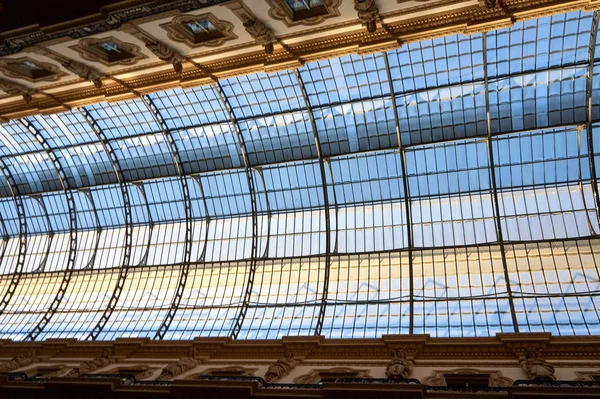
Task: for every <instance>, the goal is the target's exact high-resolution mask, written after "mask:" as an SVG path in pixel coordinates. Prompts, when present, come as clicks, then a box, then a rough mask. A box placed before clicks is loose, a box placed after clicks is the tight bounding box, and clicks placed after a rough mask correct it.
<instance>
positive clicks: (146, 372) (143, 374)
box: [103, 364, 160, 380]
mask: <svg viewBox="0 0 600 399" xmlns="http://www.w3.org/2000/svg"><path fill="white" fill-rule="evenodd" d="M158 370H160V369H159V368H156V367H154V368H153V367H151V366H150V365H148V364H137V365H134V366H119V367H115V368H112V369H110V370H108V371H106V372H105V373H104V372H103V374H131V375H133V376H134V377H135V379H136V380H145V379H147V378H150V377H152V376H153V375H154V374H155V373H156V372H157V371H158Z"/></svg>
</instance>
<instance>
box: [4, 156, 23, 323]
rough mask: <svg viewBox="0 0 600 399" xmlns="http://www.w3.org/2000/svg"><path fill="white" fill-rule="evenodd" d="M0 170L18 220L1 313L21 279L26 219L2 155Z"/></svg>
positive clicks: (19, 196)
mask: <svg viewBox="0 0 600 399" xmlns="http://www.w3.org/2000/svg"><path fill="white" fill-rule="evenodd" d="M0 171H1V172H2V175H3V176H4V178H5V179H6V181H7V182H8V187H9V188H10V193H11V195H12V197H13V199H14V201H15V206H16V208H17V218H18V220H19V255H18V256H17V264H16V266H15V271H14V273H13V274H12V277H11V279H10V283H9V284H8V289H7V290H6V292H5V293H4V296H3V297H2V301H1V302H0V315H1V314H3V313H4V311H5V310H6V307H7V306H8V304H9V303H10V301H11V299H12V297H13V295H14V294H15V291H16V290H17V286H18V285H19V281H20V280H21V275H22V273H23V267H24V265H25V255H26V253H27V221H26V216H25V207H24V206H23V198H21V194H20V192H19V187H18V186H17V183H16V182H15V179H14V177H13V175H12V172H11V171H10V169H9V168H8V166H7V165H6V161H5V160H4V158H2V157H0Z"/></svg>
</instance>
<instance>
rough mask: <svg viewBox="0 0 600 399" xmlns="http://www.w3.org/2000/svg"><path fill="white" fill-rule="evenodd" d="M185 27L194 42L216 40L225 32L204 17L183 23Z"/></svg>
mask: <svg viewBox="0 0 600 399" xmlns="http://www.w3.org/2000/svg"><path fill="white" fill-rule="evenodd" d="M183 27H184V28H185V29H186V30H187V32H186V34H187V35H188V36H190V39H191V40H193V41H194V43H201V42H204V41H208V40H215V39H218V38H220V37H223V34H222V33H221V31H220V30H218V29H217V27H216V26H214V25H213V24H212V22H210V21H208V20H206V19H203V20H200V21H193V22H188V23H186V24H183Z"/></svg>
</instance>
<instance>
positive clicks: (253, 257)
mask: <svg viewBox="0 0 600 399" xmlns="http://www.w3.org/2000/svg"><path fill="white" fill-rule="evenodd" d="M215 88H216V91H217V93H218V94H219V98H220V99H221V102H222V103H223V105H224V106H225V109H226V110H227V114H228V115H229V119H230V120H231V124H232V125H233V127H234V129H235V134H236V136H237V139H238V143H239V145H240V153H241V154H242V159H243V160H244V169H245V171H246V179H247V180H248V191H249V194H250V206H251V212H252V252H251V254H250V270H249V271H248V281H247V282H246V290H245V292H244V299H243V300H242V307H241V309H240V311H239V313H238V314H237V316H236V318H235V323H234V325H233V329H232V330H231V336H232V337H233V338H234V339H235V338H237V337H238V335H239V334H240V331H241V329H242V324H243V323H244V319H245V318H246V313H248V306H249V305H250V296H251V295H252V287H253V286H254V277H255V276H256V261H257V258H258V211H257V207H256V190H255V188H254V179H253V178H252V168H251V166H250V161H249V159H248V151H247V150H246V144H245V142H244V136H243V135H242V130H241V129H240V125H239V123H238V121H237V119H236V118H235V114H234V113H233V109H232V108H231V104H230V103H229V100H228V99H227V96H226V95H225V93H224V92H223V88H222V87H221V84H220V83H218V82H217V83H216V85H215Z"/></svg>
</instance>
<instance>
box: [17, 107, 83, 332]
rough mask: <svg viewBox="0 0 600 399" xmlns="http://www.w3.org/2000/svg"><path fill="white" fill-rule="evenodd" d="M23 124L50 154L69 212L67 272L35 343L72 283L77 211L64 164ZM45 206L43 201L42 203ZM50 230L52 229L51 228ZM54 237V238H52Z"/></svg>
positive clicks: (34, 130) (38, 328) (31, 127)
mask: <svg viewBox="0 0 600 399" xmlns="http://www.w3.org/2000/svg"><path fill="white" fill-rule="evenodd" d="M21 123H23V125H24V126H25V127H26V128H27V129H28V130H29V131H30V132H31V133H32V134H33V136H34V137H35V138H36V140H37V141H38V142H39V143H40V145H41V146H42V148H43V149H44V150H45V151H46V154H48V157H49V158H50V160H51V161H52V165H53V166H54V168H55V169H56V173H57V175H58V180H59V181H60V184H61V186H62V189H63V192H64V194H65V199H66V201H67V208H68V210H69V250H68V256H67V263H66V265H65V272H64V274H63V278H62V281H61V283H60V285H59V288H58V292H57V293H56V296H55V297H54V299H53V301H52V303H51V304H50V307H49V308H48V310H47V311H46V313H45V314H44V315H43V316H42V318H41V320H40V321H39V322H38V323H37V324H36V326H35V327H34V328H33V330H32V331H31V332H29V334H28V336H27V339H29V340H31V341H34V340H35V339H36V338H37V336H38V335H39V334H40V333H41V332H42V330H43V329H44V328H45V327H46V325H47V324H48V322H49V321H50V319H51V318H52V317H53V316H54V314H55V313H56V311H57V310H58V307H59V306H60V304H61V303H62V300H63V298H64V296H65V293H66V291H67V288H68V286H69V284H70V283H71V276H72V275H73V269H74V267H75V256H76V251H77V210H76V209H75V199H74V198H73V191H71V187H70V186H69V182H68V180H67V175H66V173H65V170H64V169H63V167H62V164H61V163H60V161H59V160H58V158H57V157H56V154H55V153H54V151H53V149H52V147H51V146H50V145H49V144H48V141H47V140H46V139H45V138H44V136H43V135H42V133H41V132H40V131H39V130H38V129H37V128H36V127H35V126H34V125H33V124H32V123H31V122H30V121H29V120H27V119H24V120H21ZM41 203H42V204H43V201H41ZM42 208H43V209H44V212H45V213H46V217H48V212H47V211H46V208H45V206H42ZM50 225H51V224H50V221H48V226H50ZM49 228H50V227H49ZM51 237H52V236H51ZM51 243H52V240H51V239H50V240H49V243H48V251H47V254H46V256H45V258H44V260H43V264H42V266H43V267H45V265H46V261H47V259H48V253H49V252H50V251H49V249H50V244H51Z"/></svg>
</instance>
